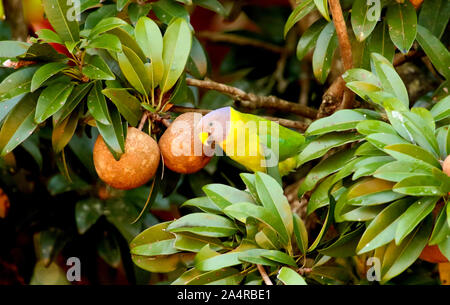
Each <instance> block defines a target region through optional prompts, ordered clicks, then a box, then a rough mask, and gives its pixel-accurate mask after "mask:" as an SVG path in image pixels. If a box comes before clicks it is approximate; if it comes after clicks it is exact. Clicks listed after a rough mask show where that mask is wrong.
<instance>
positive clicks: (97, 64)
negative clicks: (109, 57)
mask: <svg viewBox="0 0 450 305" xmlns="http://www.w3.org/2000/svg"><path fill="white" fill-rule="evenodd" d="M82 72H83V74H84V75H86V76H87V77H89V78H90V79H92V80H97V79H101V80H113V79H116V77H115V76H114V74H113V73H112V72H111V70H110V69H109V67H108V65H107V64H106V63H105V61H104V60H103V58H101V57H100V56H98V55H93V56H90V57H89V58H88V59H87V61H86V65H85V66H84V67H83V69H82Z"/></svg>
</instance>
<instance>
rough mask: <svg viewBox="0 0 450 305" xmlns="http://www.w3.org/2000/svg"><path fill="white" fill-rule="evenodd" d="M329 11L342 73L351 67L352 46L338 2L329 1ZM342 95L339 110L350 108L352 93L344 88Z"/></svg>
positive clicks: (334, 0) (336, 0) (335, 0)
mask: <svg viewBox="0 0 450 305" xmlns="http://www.w3.org/2000/svg"><path fill="white" fill-rule="evenodd" d="M329 4H330V11H331V15H332V17H333V23H334V27H335V28H336V34H337V37H338V41H339V50H340V51H341V58H342V63H343V65H344V72H345V71H346V70H348V69H351V68H352V67H353V57H352V46H351V44H350V39H349V38H348V33H347V25H346V24H345V20H344V15H343V14H342V8H341V4H340V2H339V0H330V1H329ZM343 90H344V94H343V98H342V102H341V104H340V107H339V108H341V109H346V108H352V106H353V99H354V93H353V92H352V91H351V90H350V89H348V88H346V87H345V86H344V89H343Z"/></svg>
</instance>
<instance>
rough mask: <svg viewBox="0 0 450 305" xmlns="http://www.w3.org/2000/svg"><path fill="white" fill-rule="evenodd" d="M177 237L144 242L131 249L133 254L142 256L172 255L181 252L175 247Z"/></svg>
mask: <svg viewBox="0 0 450 305" xmlns="http://www.w3.org/2000/svg"><path fill="white" fill-rule="evenodd" d="M174 242H175V239H165V240H160V241H156V242H153V243H148V244H143V245H139V246H136V247H134V248H132V249H131V254H134V255H142V256H156V255H170V254H175V253H178V252H180V251H179V250H178V249H177V248H175V247H174Z"/></svg>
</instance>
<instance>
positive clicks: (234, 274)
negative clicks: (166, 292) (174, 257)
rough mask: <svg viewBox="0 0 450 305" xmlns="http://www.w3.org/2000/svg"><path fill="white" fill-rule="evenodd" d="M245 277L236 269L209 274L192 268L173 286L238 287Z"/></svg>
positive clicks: (174, 282)
mask: <svg viewBox="0 0 450 305" xmlns="http://www.w3.org/2000/svg"><path fill="white" fill-rule="evenodd" d="M243 277H244V276H243V275H241V273H240V271H239V270H237V269H235V268H224V269H220V270H214V271H209V272H202V271H199V270H197V269H196V268H191V269H189V270H188V271H186V272H185V273H183V274H182V275H181V276H180V277H179V278H177V279H176V280H175V281H173V282H172V284H171V285H238V284H239V283H240V282H241V281H242V279H243Z"/></svg>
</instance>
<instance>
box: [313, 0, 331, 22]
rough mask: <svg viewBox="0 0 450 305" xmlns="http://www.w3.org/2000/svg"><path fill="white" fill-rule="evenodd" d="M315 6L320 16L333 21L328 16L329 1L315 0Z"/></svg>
mask: <svg viewBox="0 0 450 305" xmlns="http://www.w3.org/2000/svg"><path fill="white" fill-rule="evenodd" d="M314 4H315V6H316V7H317V9H318V10H319V12H320V14H321V15H322V16H323V18H325V20H327V21H328V22H330V21H331V19H330V14H328V0H314Z"/></svg>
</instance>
